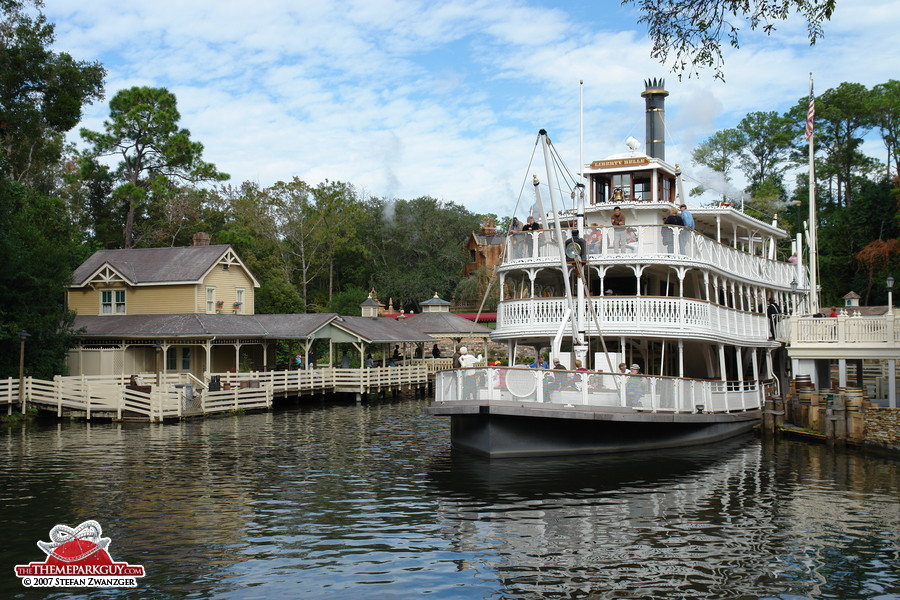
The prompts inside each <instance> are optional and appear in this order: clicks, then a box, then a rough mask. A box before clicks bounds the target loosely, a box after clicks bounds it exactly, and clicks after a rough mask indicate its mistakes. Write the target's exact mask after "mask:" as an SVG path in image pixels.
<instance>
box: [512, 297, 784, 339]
mask: <svg viewBox="0 0 900 600" xmlns="http://www.w3.org/2000/svg"><path fill="white" fill-rule="evenodd" d="M588 302H590V303H591V305H592V306H593V310H594V312H595V313H596V315H597V319H598V320H599V331H598V328H597V324H596V323H595V322H594V317H593V315H592V313H591V309H590V305H587V304H586V305H585V316H586V320H587V322H586V327H587V330H588V333H590V334H591V335H598V334H599V333H600V332H602V333H603V334H604V335H617V334H632V333H633V332H634V331H635V330H640V331H642V332H644V333H646V334H647V335H675V336H680V337H693V338H702V339H728V340H730V341H743V342H753V341H759V340H760V339H763V340H764V339H766V338H767V337H768V335H769V330H768V322H767V320H766V317H765V315H760V314H754V313H750V312H744V311H738V310H734V309H730V308H726V307H723V306H718V305H716V304H712V303H710V302H707V301H704V300H692V299H688V298H668V297H656V296H644V297H626V296H621V297H620V296H605V297H602V298H591V299H590V300H589V301H588ZM567 308H568V302H567V301H566V300H565V299H563V298H526V299H524V300H504V301H503V302H501V303H500V305H499V306H498V307H497V335H496V337H497V339H503V338H506V337H515V336H519V335H523V334H539V335H552V334H553V333H555V332H556V330H557V328H558V327H559V324H560V322H561V321H562V319H563V317H564V316H565V313H566V309H567Z"/></svg>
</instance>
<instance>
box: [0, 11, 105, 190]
mask: <svg viewBox="0 0 900 600" xmlns="http://www.w3.org/2000/svg"><path fill="white" fill-rule="evenodd" d="M28 4H31V3H28ZM33 4H34V5H35V6H36V7H40V6H41V4H40V2H33ZM25 5H26V2H25V1H20V0H2V1H0V9H2V13H0V14H2V20H0V176H3V177H8V178H9V179H12V180H14V181H18V182H20V183H25V184H27V185H29V186H31V187H33V188H39V189H40V190H41V191H44V192H46V191H48V189H50V187H52V184H53V182H52V181H48V179H47V177H46V171H47V169H48V168H51V169H52V168H53V167H55V166H56V163H57V162H58V160H59V157H60V155H61V154H62V150H63V136H64V134H65V133H66V132H67V131H69V130H70V129H72V128H73V127H75V125H76V124H78V122H79V121H80V120H81V114H82V107H83V105H84V104H85V103H86V102H90V101H92V100H97V99H99V98H102V96H103V77H104V75H105V70H104V69H103V67H102V66H100V64H99V63H92V62H81V61H76V60H74V59H73V58H72V57H71V56H70V55H69V54H67V53H65V52H59V53H57V52H53V51H52V50H50V47H51V46H52V44H53V42H54V26H53V25H52V24H50V23H47V20H46V18H45V17H44V15H43V14H40V13H39V14H38V15H37V16H36V17H30V16H28V15H27V14H26V13H25Z"/></svg>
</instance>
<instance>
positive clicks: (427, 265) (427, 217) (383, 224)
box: [363, 196, 479, 312]
mask: <svg viewBox="0 0 900 600" xmlns="http://www.w3.org/2000/svg"><path fill="white" fill-rule="evenodd" d="M366 212H367V220H366V221H365V222H364V224H363V227H364V230H365V231H367V232H368V234H369V237H368V238H367V240H366V242H367V244H366V245H367V251H368V252H369V254H370V256H371V260H372V262H373V263H374V269H373V270H372V271H371V274H372V275H371V276H372V281H371V284H372V285H373V286H374V287H375V288H376V290H378V294H379V297H381V298H385V297H393V299H394V306H395V307H398V308H403V309H405V310H414V311H416V312H421V308H420V307H419V304H418V303H419V302H421V301H423V300H426V299H428V298H431V297H432V296H433V295H434V293H435V292H437V293H438V294H439V295H440V296H441V297H444V298H447V297H450V296H451V294H452V292H453V290H454V289H455V287H456V285H457V282H458V281H459V277H460V273H462V268H463V266H464V265H465V264H466V261H467V257H466V253H465V247H464V244H465V241H466V239H467V238H468V236H469V235H471V233H472V231H476V230H478V228H479V219H478V216H477V215H474V214H472V213H471V212H469V211H468V210H466V209H465V208H464V207H462V206H459V205H458V204H454V203H453V202H443V201H440V200H436V199H435V198H431V197H427V196H425V197H421V198H416V199H415V200H391V201H388V200H371V201H370V202H369V203H368V205H367V206H366ZM366 287H370V286H366Z"/></svg>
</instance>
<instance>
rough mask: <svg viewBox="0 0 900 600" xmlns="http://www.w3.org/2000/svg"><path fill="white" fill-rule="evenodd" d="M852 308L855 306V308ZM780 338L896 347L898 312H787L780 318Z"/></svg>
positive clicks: (794, 342) (797, 342)
mask: <svg viewBox="0 0 900 600" xmlns="http://www.w3.org/2000/svg"><path fill="white" fill-rule="evenodd" d="M851 310H852V309H851ZM776 331H777V338H778V339H779V340H780V341H783V342H788V343H790V344H791V345H792V346H795V345H817V344H831V345H837V344H849V345H857V346H862V345H873V346H885V347H896V346H897V344H898V343H900V326H898V324H897V318H896V317H895V316H894V315H883V316H877V317H862V316H857V315H852V316H848V315H846V314H840V315H839V316H837V317H807V316H799V315H784V316H781V317H780V318H779V320H778V327H777V330H776Z"/></svg>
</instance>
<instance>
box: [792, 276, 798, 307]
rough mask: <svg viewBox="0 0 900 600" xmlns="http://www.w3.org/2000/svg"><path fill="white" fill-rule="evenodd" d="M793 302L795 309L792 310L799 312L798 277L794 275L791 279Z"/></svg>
mask: <svg viewBox="0 0 900 600" xmlns="http://www.w3.org/2000/svg"><path fill="white" fill-rule="evenodd" d="M791 304H793V308H794V310H793V311H791V312H797V278H796V277H794V278H793V279H791Z"/></svg>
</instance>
